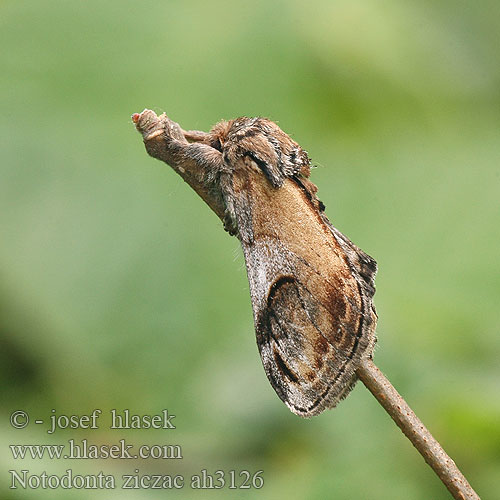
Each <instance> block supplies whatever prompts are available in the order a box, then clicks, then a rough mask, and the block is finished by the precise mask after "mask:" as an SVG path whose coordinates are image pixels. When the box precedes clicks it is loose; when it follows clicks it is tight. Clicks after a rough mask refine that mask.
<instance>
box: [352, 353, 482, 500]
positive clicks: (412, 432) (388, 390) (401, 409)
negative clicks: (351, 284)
mask: <svg viewBox="0 0 500 500" xmlns="http://www.w3.org/2000/svg"><path fill="white" fill-rule="evenodd" d="M357 374H358V377H359V378H360V380H361V381H362V382H363V384H365V386H366V387H367V388H368V390H369V391H370V392H371V393H372V394H373V395H374V396H375V398H376V399H377V401H378V402H379V403H380V404H381V405H382V406H383V408H384V409H385V411H386V412H387V413H388V414H389V415H390V416H391V418H392V419H393V420H394V422H396V424H397V426H398V427H399V428H400V429H401V430H402V431H403V433H404V434H405V436H406V437H407V438H408V439H409V440H410V441H411V442H412V444H413V446H415V448H416V449H417V450H418V452H419V453H420V454H421V455H422V456H423V457H424V460H425V461H426V462H427V463H428V464H429V465H430V466H431V467H432V469H433V470H434V472H435V473H436V474H437V475H438V476H439V479H441V481H442V482H443V483H444V485H445V486H446V487H447V488H448V490H449V492H450V493H451V494H452V495H453V498H456V499H457V500H477V499H479V496H478V495H477V493H476V492H475V491H474V490H473V489H472V486H471V485H470V484H469V483H468V481H467V479H465V477H464V475H463V474H462V473H461V472H460V470H459V469H458V467H457V466H456V464H455V462H454V461H453V460H452V459H451V458H450V457H449V456H448V455H447V454H446V452H445V451H444V450H443V448H442V447H441V445H440V444H439V443H438V442H437V441H436V440H435V439H434V437H433V436H432V434H431V433H430V432H429V431H428V430H427V428H426V427H425V425H424V424H423V423H422V422H421V421H420V419H419V418H418V417H417V416H416V415H415V413H414V412H413V410H412V409H411V408H410V407H409V406H408V404H407V403H406V401H405V400H404V399H403V398H402V397H401V395H400V394H399V393H398V391H396V389H395V388H394V387H393V385H392V384H391V383H390V382H389V380H388V379H387V378H386V377H385V375H384V374H383V373H382V372H381V371H380V370H379V369H378V368H377V366H376V365H375V364H374V363H373V361H372V360H371V359H365V360H363V361H362V363H361V365H360V367H359V368H358V369H357Z"/></svg>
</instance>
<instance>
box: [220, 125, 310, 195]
mask: <svg viewBox="0 0 500 500" xmlns="http://www.w3.org/2000/svg"><path fill="white" fill-rule="evenodd" d="M211 133H212V134H213V135H214V137H216V138H217V140H218V141H219V142H218V144H220V145H221V148H222V149H221V151H222V152H223V158H224V161H225V163H226V164H228V166H230V167H231V166H233V167H234V166H235V165H236V164H237V162H238V160H240V159H242V158H249V159H250V160H251V161H252V162H253V164H255V166H256V168H258V169H260V170H261V171H262V173H263V174H264V175H265V176H266V177H267V178H268V180H269V181H270V183H271V184H272V185H273V186H274V187H276V188H278V187H280V186H281V185H282V184H283V182H284V180H285V178H286V177H294V176H302V177H309V173H310V160H309V157H308V156H307V153H306V151H304V150H303V149H302V148H301V147H300V146H299V145H298V144H297V143H296V142H295V141H294V140H293V139H292V138H291V137H290V136H289V135H287V134H285V132H283V131H282V130H281V129H280V127H278V125H276V123H274V122H272V121H270V120H268V119H267V118H247V117H242V118H237V119H236V120H232V121H230V122H221V123H219V124H217V125H216V126H215V127H214V128H213V129H212V132H211Z"/></svg>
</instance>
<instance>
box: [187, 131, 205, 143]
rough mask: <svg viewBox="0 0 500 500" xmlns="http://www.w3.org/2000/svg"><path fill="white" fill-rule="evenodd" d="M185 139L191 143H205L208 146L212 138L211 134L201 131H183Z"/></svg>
mask: <svg viewBox="0 0 500 500" xmlns="http://www.w3.org/2000/svg"><path fill="white" fill-rule="evenodd" d="M182 133H183V135H184V138H185V139H186V140H187V141H189V142H203V143H205V144H208V143H209V142H210V140H211V138H212V136H211V134H209V133H208V132H202V131H201V130H183V131H182Z"/></svg>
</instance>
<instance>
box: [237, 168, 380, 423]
mask: <svg viewBox="0 0 500 500" xmlns="http://www.w3.org/2000/svg"><path fill="white" fill-rule="evenodd" d="M256 167H258V166H255V165H249V163H248V160H245V161H240V162H238V165H237V166H236V167H235V169H234V172H233V195H234V206H235V212H236V219H237V224H238V229H239V234H240V240H241V243H242V247H243V252H244V255H245V262H246V266H247V273H248V279H249V284H250V294H251V298H252V307H253V312H254V322H255V328H256V334H257V344H258V346H259V351H260V354H261V357H262V362H263V365H264V368H265V371H266V374H267V376H268V378H269V381H270V382H271V385H272V386H273V388H274V389H275V391H276V393H277V394H278V396H279V397H280V398H281V399H282V400H283V401H284V402H285V403H286V404H287V406H288V407H289V408H290V409H291V411H292V412H294V413H296V414H298V415H300V416H304V417H309V416H313V415H316V414H318V413H321V412H322V411H323V410H324V409H326V408H331V407H333V406H335V405H336V404H337V403H338V401H339V400H340V399H342V398H343V397H345V396H346V395H347V393H348V392H349V390H350V389H351V388H352V386H353V384H354V382H355V380H356V376H355V370H356V368H357V366H358V364H359V361H360V359H361V357H362V356H371V353H372V351H373V346H374V343H375V333H374V331H375V320H376V316H375V313H374V311H373V310H372V304H371V296H370V297H368V294H367V293H366V291H365V290H364V283H363V280H362V279H361V278H360V277H359V271H357V270H356V264H357V263H356V261H355V259H352V258H350V256H349V255H348V253H347V252H346V249H345V247H346V246H348V247H349V250H350V252H349V253H352V255H353V256H354V255H357V254H358V252H359V249H357V248H356V247H355V246H354V245H353V244H352V243H350V241H349V240H348V239H347V238H345V237H344V238H343V240H341V241H339V239H338V238H337V237H336V234H335V232H334V231H333V230H332V228H331V225H330V224H329V222H328V220H327V219H326V217H325V216H324V214H322V213H321V211H320V208H319V207H320V204H319V203H318V202H317V200H315V198H314V193H311V191H310V190H308V189H307V185H306V184H305V183H303V182H301V181H300V180H299V179H298V178H297V179H294V178H293V177H292V178H286V179H285V181H284V182H283V184H282V186H281V187H278V188H276V187H273V186H272V185H271V183H270V182H269V181H268V179H267V178H266V176H265V175H263V172H262V171H261V169H260V168H256ZM311 242H315V243H314V245H311ZM372 262H373V261H372ZM373 272H374V269H373Z"/></svg>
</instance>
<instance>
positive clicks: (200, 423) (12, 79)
mask: <svg viewBox="0 0 500 500" xmlns="http://www.w3.org/2000/svg"><path fill="white" fill-rule="evenodd" d="M0 42H1V47H2V49H1V51H0V62H1V67H2V71H1V73H0V109H1V110H2V112H1V117H0V147H1V151H2V161H1V165H0V176H1V177H0V235H1V238H0V331H1V335H0V371H1V382H2V400H3V404H2V422H3V424H2V426H1V441H2V469H3V472H2V475H1V477H2V480H1V481H2V483H1V484H2V485H3V486H4V487H5V488H7V487H8V485H9V481H10V479H9V474H8V473H7V472H6V471H7V470H10V469H17V470H20V469H23V468H27V469H30V471H31V472H32V473H41V472H42V471H43V470H47V471H48V472H49V473H59V474H61V473H63V472H64V471H65V470H66V468H68V467H71V468H73V469H74V470H75V473H96V472H98V471H99V470H104V471H105V472H107V473H114V474H115V475H116V476H119V475H121V474H125V473H127V474H128V473H133V470H134V468H139V470H140V471H141V473H157V474H158V473H161V474H174V473H177V472H179V473H183V474H185V475H186V476H189V475H191V474H194V473H196V472H197V471H199V470H201V469H202V468H206V469H208V470H209V471H210V470H216V469H219V468H225V469H226V470H229V469H236V470H240V469H249V470H252V471H255V470H258V469H263V470H264V479H265V485H264V488H263V489H262V490H259V491H254V490H250V491H236V490H228V489H224V490H220V491H218V492H217V493H216V494H214V495H217V496H220V497H224V498H239V497H240V495H241V496H243V495H244V497H245V498H273V499H274V498H308V499H323V498H335V499H337V500H341V499H351V498H352V499H355V498H367V499H368V498H369V499H388V498H394V499H399V498H405V499H408V500H413V499H415V500H416V499H428V498H433V499H439V498H442V499H445V498H449V496H448V494H447V492H446V490H445V488H444V487H443V486H442V485H441V484H440V482H439V481H438V480H437V479H436V478H435V477H434V475H433V474H432V472H431V471H430V469H428V468H427V466H425V464H424V462H423V460H422V459H421V458H420V456H419V455H418V454H417V453H416V452H415V450H414V449H413V448H412V447H411V445H410V444H409V443H408V442H407V441H406V439H404V438H403V437H402V435H401V433H400V432H399V431H398V430H397V429H396V427H395V426H394V424H393V423H392V422H391V421H390V419H389V417H387V416H386V415H385V414H384V412H383V410H382V409H381V408H380V407H379V406H378V404H377V403H376V401H375V400H374V399H373V398H372V397H371V396H370V395H369V393H368V392H367V391H366V390H365V389H364V387H363V386H362V385H360V384H358V386H357V388H356V389H355V391H354V392H353V393H352V394H351V395H350V396H349V398H348V399H347V400H346V401H344V402H343V403H341V404H340V406H339V407H338V408H336V409H335V410H334V411H332V412H326V413H324V414H323V415H321V416H319V417H316V418H314V419H312V420H301V419H299V418H298V417H296V416H294V415H292V414H291V413H290V412H289V411H288V410H287V409H286V408H285V406H284V405H283V404H282V403H281V402H280V401H279V400H278V398H277V397H276V396H275V394H274V392H273V390H272V388H271V387H270V385H269V384H268V382H267V379H266V377H265V375H264V372H263V370H262V368H261V365H260V360H259V357H258V352H257V349H256V346H255V340H254V332H253V324H252V314H251V307H250V300H249V294H248V285H247V283H246V275H245V271H244V262H243V258H242V256H241V251H240V249H239V244H238V242H237V240H236V239H234V238H232V239H231V238H230V237H229V236H228V235H227V234H226V233H225V232H224V231H223V230H222V227H221V224H220V222H219V221H218V219H217V218H216V217H215V215H214V214H212V213H211V212H210V211H209V210H208V209H207V207H206V206H204V204H203V202H202V201H201V200H200V199H198V198H197V197H196V195H195V194H194V193H193V192H191V191H190V189H189V188H188V186H186V185H185V184H184V183H183V182H182V181H181V179H180V178H178V177H177V176H176V174H175V173H174V172H172V171H171V170H170V169H169V168H168V167H166V166H165V165H163V164H160V163H159V162H155V161H154V160H152V159H150V158H148V157H147V156H146V153H145V151H144V148H143V146H142V143H141V140H140V137H139V135H138V134H137V132H136V131H135V130H134V127H133V126H132V124H131V122H130V115H131V114H132V113H133V112H137V111H141V110H142V109H143V108H145V107H150V108H153V109H155V110H157V111H163V110H166V111H167V112H168V114H169V116H171V117H172V118H173V119H174V120H176V121H178V122H179V123H181V124H182V125H183V126H184V127H186V128H199V129H208V128H209V127H210V126H211V125H212V124H213V123H215V122H216V121H217V120H219V119H221V118H234V117H237V116H240V115H250V116H253V115H263V116H268V117H270V118H271V119H274V120H277V121H279V124H280V126H281V127H282V128H283V129H284V130H285V131H286V132H288V133H290V134H291V135H292V136H293V137H294V138H295V139H296V140H297V141H298V142H300V144H301V145H302V146H303V147H305V148H306V149H307V150H308V152H309V154H310V156H311V157H312V158H313V162H315V164H316V165H318V168H317V169H315V170H314V171H313V174H312V179H313V181H314V182H315V183H317V184H318V186H319V195H320V198H321V199H322V200H323V201H324V202H325V204H326V206H327V214H328V215H329V217H330V219H331V220H332V222H333V223H334V224H335V225H336V226H337V227H338V228H339V229H340V230H341V231H343V232H344V233H345V234H347V235H348V236H349V237H350V238H351V239H352V240H353V241H354V242H356V243H357V244H358V245H360V246H361V247H362V248H363V249H364V250H366V251H367V252H368V253H370V254H371V255H373V256H374V257H375V258H376V259H377V261H378V262H379V268H380V271H379V275H378V279H377V284H378V290H377V294H376V297H375V298H376V304H377V308H378V312H379V316H380V323H379V328H378V336H379V345H378V349H377V351H376V361H377V364H378V365H379V366H380V367H381V369H382V370H384V371H385V372H386V374H387V375H388V376H389V378H390V379H391V380H392V382H393V383H394V384H395V386H396V387H397V388H398V389H399V390H400V392H402V394H403V395H404V396H405V397H406V398H407V400H408V402H409V403H410V405H411V406H412V407H413V408H414V409H415V411H416V412H417V414H418V415H419V416H420V418H422V420H423V421H424V422H425V423H426V424H427V425H428V427H429V428H430V430H431V432H433V433H434V434H435V436H436V437H437V438H438V439H439V440H440V441H441V443H442V445H443V446H444V448H445V449H446V450H447V451H449V453H450V454H451V455H452V457H453V458H454V460H455V461H456V462H457V463H458V464H459V466H460V467H461V468H462V470H463V472H464V473H465V475H466V476H467V477H468V479H469V480H470V482H471V483H472V485H473V486H474V487H475V488H476V489H477V491H478V492H479V494H480V495H481V496H483V497H484V498H493V497H494V496H495V493H496V492H497V490H498V485H497V484H495V483H494V477H495V472H496V473H498V470H499V469H500V426H499V425H498V423H499V421H500V400H499V390H498V388H499V386H500V373H499V369H498V367H499V363H498V361H499V357H500V342H499V329H500V309H499V303H500V259H499V243H500V235H499V227H500V166H499V160H500V127H499V125H500V114H499V111H500V90H499V89H500V61H499V47H500V4H499V3H498V2H496V1H493V0H490V1H488V0H486V1H484V2H479V3H478V2H471V1H469V2H466V1H459V2H456V1H453V2H452V1H450V0H439V1H433V2H431V1H429V0H424V1H423V2H418V3H416V2H410V1H407V0H402V1H401V0H400V1H395V0H392V1H391V0H389V1H383V2H375V1H371V0H367V1H364V2H348V1H337V2H330V1H327V0H317V1H314V2H300V1H298V0H292V1H286V2H285V1H282V0H279V1H275V2H265V1H263V0H256V1H253V2H225V1H222V0H215V1H212V2H203V1H200V0H198V1H180V0H177V1H175V0H170V1H165V2H158V1H152V0H142V1H140V2H137V1H132V0H121V1H112V0H108V1H106V2H97V1H95V0H89V1H86V2H65V1H62V0H54V1H50V2H49V1H38V2H30V1H25V0H24V1H23V0H17V1H15V2H14V1H12V0H4V1H3V2H2V3H1V4H0ZM94 408H101V409H102V410H103V411H104V412H107V411H109V409H111V408H118V409H122V408H130V409H131V410H132V411H133V412H136V413H140V414H147V413H156V412H159V411H160V410H161V409H163V408H168V409H169V410H170V412H172V413H175V414H176V415H177V419H176V423H177V426H178V428H177V429H176V430H175V431H169V432H165V431H158V430H157V431H144V430H143V431H127V432H121V433H120V432H119V431H111V430H109V429H107V428H106V425H105V424H106V423H107V420H105V417H102V419H101V424H102V425H101V428H100V429H99V430H98V431H84V430H79V431H71V432H70V431H67V432H66V431H59V432H58V433H57V434H55V435H53V436H49V435H47V434H46V432H45V429H40V428H39V426H36V425H34V424H32V425H30V426H28V427H27V428H26V429H24V430H17V431H16V430H14V429H13V428H12V427H10V426H9V425H8V417H9V415H10V414H11V412H12V411H14V410H17V409H25V410H27V411H28V412H29V413H30V415H31V416H32V419H35V418H43V419H48V417H49V416H50V415H51V410H52V409H56V410H57V412H58V413H62V414H71V413H77V414H88V413H90V412H91V411H92V410H93V409H94ZM124 437H125V438H126V439H127V442H131V443H142V442H151V443H160V444H163V443H166V444H180V445H182V447H183V453H184V459H183V460H182V461H175V462H174V463H172V462H173V461H172V462H170V461H167V462H165V461H164V462H162V461H159V460H156V461H155V460H149V461H146V460H143V461H140V462H139V461H138V462H136V461H126V460H123V461H117V460H115V461H112V460H110V461H97V462H96V461H78V462H75V461H73V462H70V461H64V460H60V461H40V460H38V461H31V462H29V461H24V462H21V461H19V460H18V461H14V460H12V457H11V455H10V452H9V449H8V447H7V445H8V444H12V443H63V442H65V441H66V440H67V439H70V438H75V439H83V438H87V439H89V441H91V442H93V443H110V442H117V441H118V440H119V439H122V438H124ZM496 479H498V474H497V477H496ZM89 495H91V496H92V498H94V497H95V498H107V499H109V498H136V499H143V498H152V497H155V495H156V498H159V497H160V496H162V497H163V496H164V495H165V493H161V492H159V491H148V490H133V491H132V492H130V491H123V490H120V489H117V490H115V491H111V492H109V491H104V492H99V491H97V492H96V491H93V492H91V493H89V492H86V491H76V490H70V491H65V490H56V491H52V490H46V491H42V490H36V491H29V490H26V491H23V490H10V491H9V490H8V489H5V490H4V493H3V494H2V498H35V497H36V498H88V497H89ZM172 495H175V497H176V498H193V497H199V498H204V497H205V496H206V495H207V493H206V492H193V490H191V489H189V488H187V487H186V488H184V489H183V490H180V491H176V492H175V493H172Z"/></svg>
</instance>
